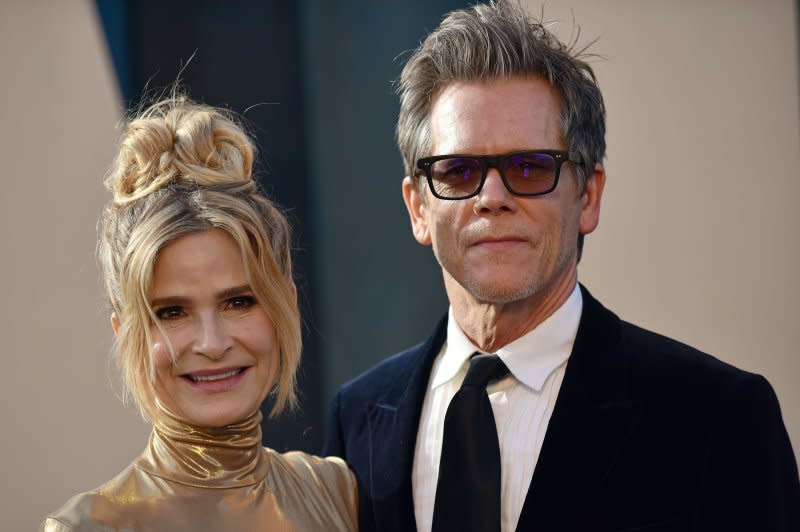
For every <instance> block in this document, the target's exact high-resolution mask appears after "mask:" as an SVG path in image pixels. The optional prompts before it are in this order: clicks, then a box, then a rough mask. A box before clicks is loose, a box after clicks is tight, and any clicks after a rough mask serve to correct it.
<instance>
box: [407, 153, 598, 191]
mask: <svg viewBox="0 0 800 532" xmlns="http://www.w3.org/2000/svg"><path fill="white" fill-rule="evenodd" d="M526 154H535V155H549V156H551V157H552V158H553V160H554V161H555V168H554V169H553V170H554V172H555V177H554V178H553V186H551V187H550V188H549V189H547V190H545V191H542V192H527V193H519V192H516V191H515V190H512V189H511V186H510V185H509V184H508V181H507V180H506V176H505V174H504V172H503V170H502V164H503V163H504V162H505V161H506V160H507V159H509V158H511V157H514V156H518V155H526ZM456 158H464V159H473V160H477V161H478V162H479V163H480V165H481V180H480V183H478V187H477V189H476V190H475V192H473V193H472V194H469V195H467V196H458V197H456V198H448V197H445V196H440V195H439V194H438V193H437V192H436V189H435V187H434V186H433V178H432V177H431V174H430V169H431V166H432V165H433V163H435V162H437V161H442V160H444V159H456ZM565 162H571V163H573V164H583V160H582V159H581V156H580V154H578V153H576V152H573V151H566V150H523V151H514V152H509V153H499V154H494V155H472V154H461V153H454V154H446V155H433V156H430V157H421V158H419V159H417V170H418V172H417V173H416V175H417V177H421V176H425V178H426V179H427V180H428V188H429V189H430V191H431V194H433V196H434V197H436V198H439V199H442V200H453V201H456V200H463V199H469V198H473V197H475V196H477V195H478V194H480V193H481V190H483V185H484V184H485V183H486V176H487V175H488V174H489V168H494V169H495V170H497V173H498V174H500V179H501V180H502V181H503V186H505V187H506V190H508V192H509V193H511V194H512V195H514V196H523V197H535V196H544V195H545V194H550V193H551V192H553V191H554V190H555V189H556V187H557V186H558V178H559V177H560V175H561V165H563V164H564V163H565Z"/></svg>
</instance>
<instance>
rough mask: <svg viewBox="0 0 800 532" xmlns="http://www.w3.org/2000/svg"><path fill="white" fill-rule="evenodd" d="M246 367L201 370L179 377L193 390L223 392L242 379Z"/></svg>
mask: <svg viewBox="0 0 800 532" xmlns="http://www.w3.org/2000/svg"><path fill="white" fill-rule="evenodd" d="M248 369H250V368H248V367H239V368H225V369H217V370H202V371H196V372H192V373H186V374H184V375H181V377H183V378H184V379H185V380H186V382H187V383H188V384H189V386H191V387H192V388H193V389H196V390H198V391H202V392H212V393H213V392H224V391H228V390H230V389H232V388H234V387H235V386H236V385H237V384H239V383H240V382H241V381H242V379H244V376H245V373H246V372H247V370H248Z"/></svg>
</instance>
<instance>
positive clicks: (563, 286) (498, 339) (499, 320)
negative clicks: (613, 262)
mask: <svg viewBox="0 0 800 532" xmlns="http://www.w3.org/2000/svg"><path fill="white" fill-rule="evenodd" d="M450 281H451V282H452V283H454V281H452V280H450ZM577 282H578V274H577V270H573V271H572V272H571V274H570V275H568V276H566V277H565V278H563V279H560V280H559V281H558V282H557V283H555V284H554V285H553V286H551V287H548V290H546V291H542V293H537V294H533V295H531V296H529V297H527V298H525V299H521V300H518V301H512V302H509V303H487V302H484V301H478V300H477V299H475V298H474V297H473V296H472V295H471V294H469V293H468V292H466V291H465V290H464V289H463V288H462V287H461V286H455V287H452V286H450V283H447V282H446V283H445V285H446V288H447V294H448V297H449V299H450V305H451V306H452V308H453V317H454V318H455V320H456V322H457V323H458V326H459V327H460V328H461V330H462V331H464V334H466V335H467V337H468V338H469V339H470V341H472V343H473V344H475V345H476V346H477V347H478V348H479V349H480V350H481V351H484V352H486V353H494V352H496V351H497V350H498V349H500V348H501V347H503V346H506V345H508V344H510V343H511V342H513V341H514V340H516V339H517V338H520V337H522V336H524V335H525V334H527V333H529V332H530V331H532V330H534V329H535V328H536V327H538V326H539V324H540V323H542V322H543V321H544V320H546V319H547V318H549V317H550V316H551V315H552V314H553V313H554V312H555V311H556V310H558V309H559V308H560V307H561V305H563V304H564V302H565V301H566V300H567V299H568V298H569V296H570V295H571V294H572V291H573V290H574V289H575V284H576V283H577Z"/></svg>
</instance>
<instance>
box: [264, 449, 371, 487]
mask: <svg viewBox="0 0 800 532" xmlns="http://www.w3.org/2000/svg"><path fill="white" fill-rule="evenodd" d="M265 449H266V451H267V454H268V455H269V457H270V467H271V470H272V472H273V474H279V475H280V474H283V475H290V476H292V477H295V478H296V479H297V480H298V481H301V482H306V483H307V482H310V483H313V484H320V485H332V486H336V488H337V489H341V488H342V487H344V486H348V487H353V488H355V484H356V480H355V476H354V475H353V472H352V471H350V468H348V467H347V464H346V463H345V462H344V460H342V459H341V458H338V457H336V456H328V457H321V456H315V455H313V454H308V453H304V452H302V451H290V452H287V453H279V452H277V451H274V450H272V449H270V448H268V447H266V448H265Z"/></svg>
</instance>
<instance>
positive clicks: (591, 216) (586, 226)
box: [578, 163, 606, 235]
mask: <svg viewBox="0 0 800 532" xmlns="http://www.w3.org/2000/svg"><path fill="white" fill-rule="evenodd" d="M605 186H606V171H605V168H603V165H602V164H600V163H597V164H595V165H594V172H592V175H590V176H588V177H587V178H586V187H585V190H584V192H583V197H582V198H581V201H582V207H581V220H580V225H579V227H578V230H579V231H580V234H582V235H588V234H589V233H591V232H592V231H594V230H595V229H596V228H597V225H598V224H599V223H600V201H601V200H602V199H603V189H604V188H605Z"/></svg>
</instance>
